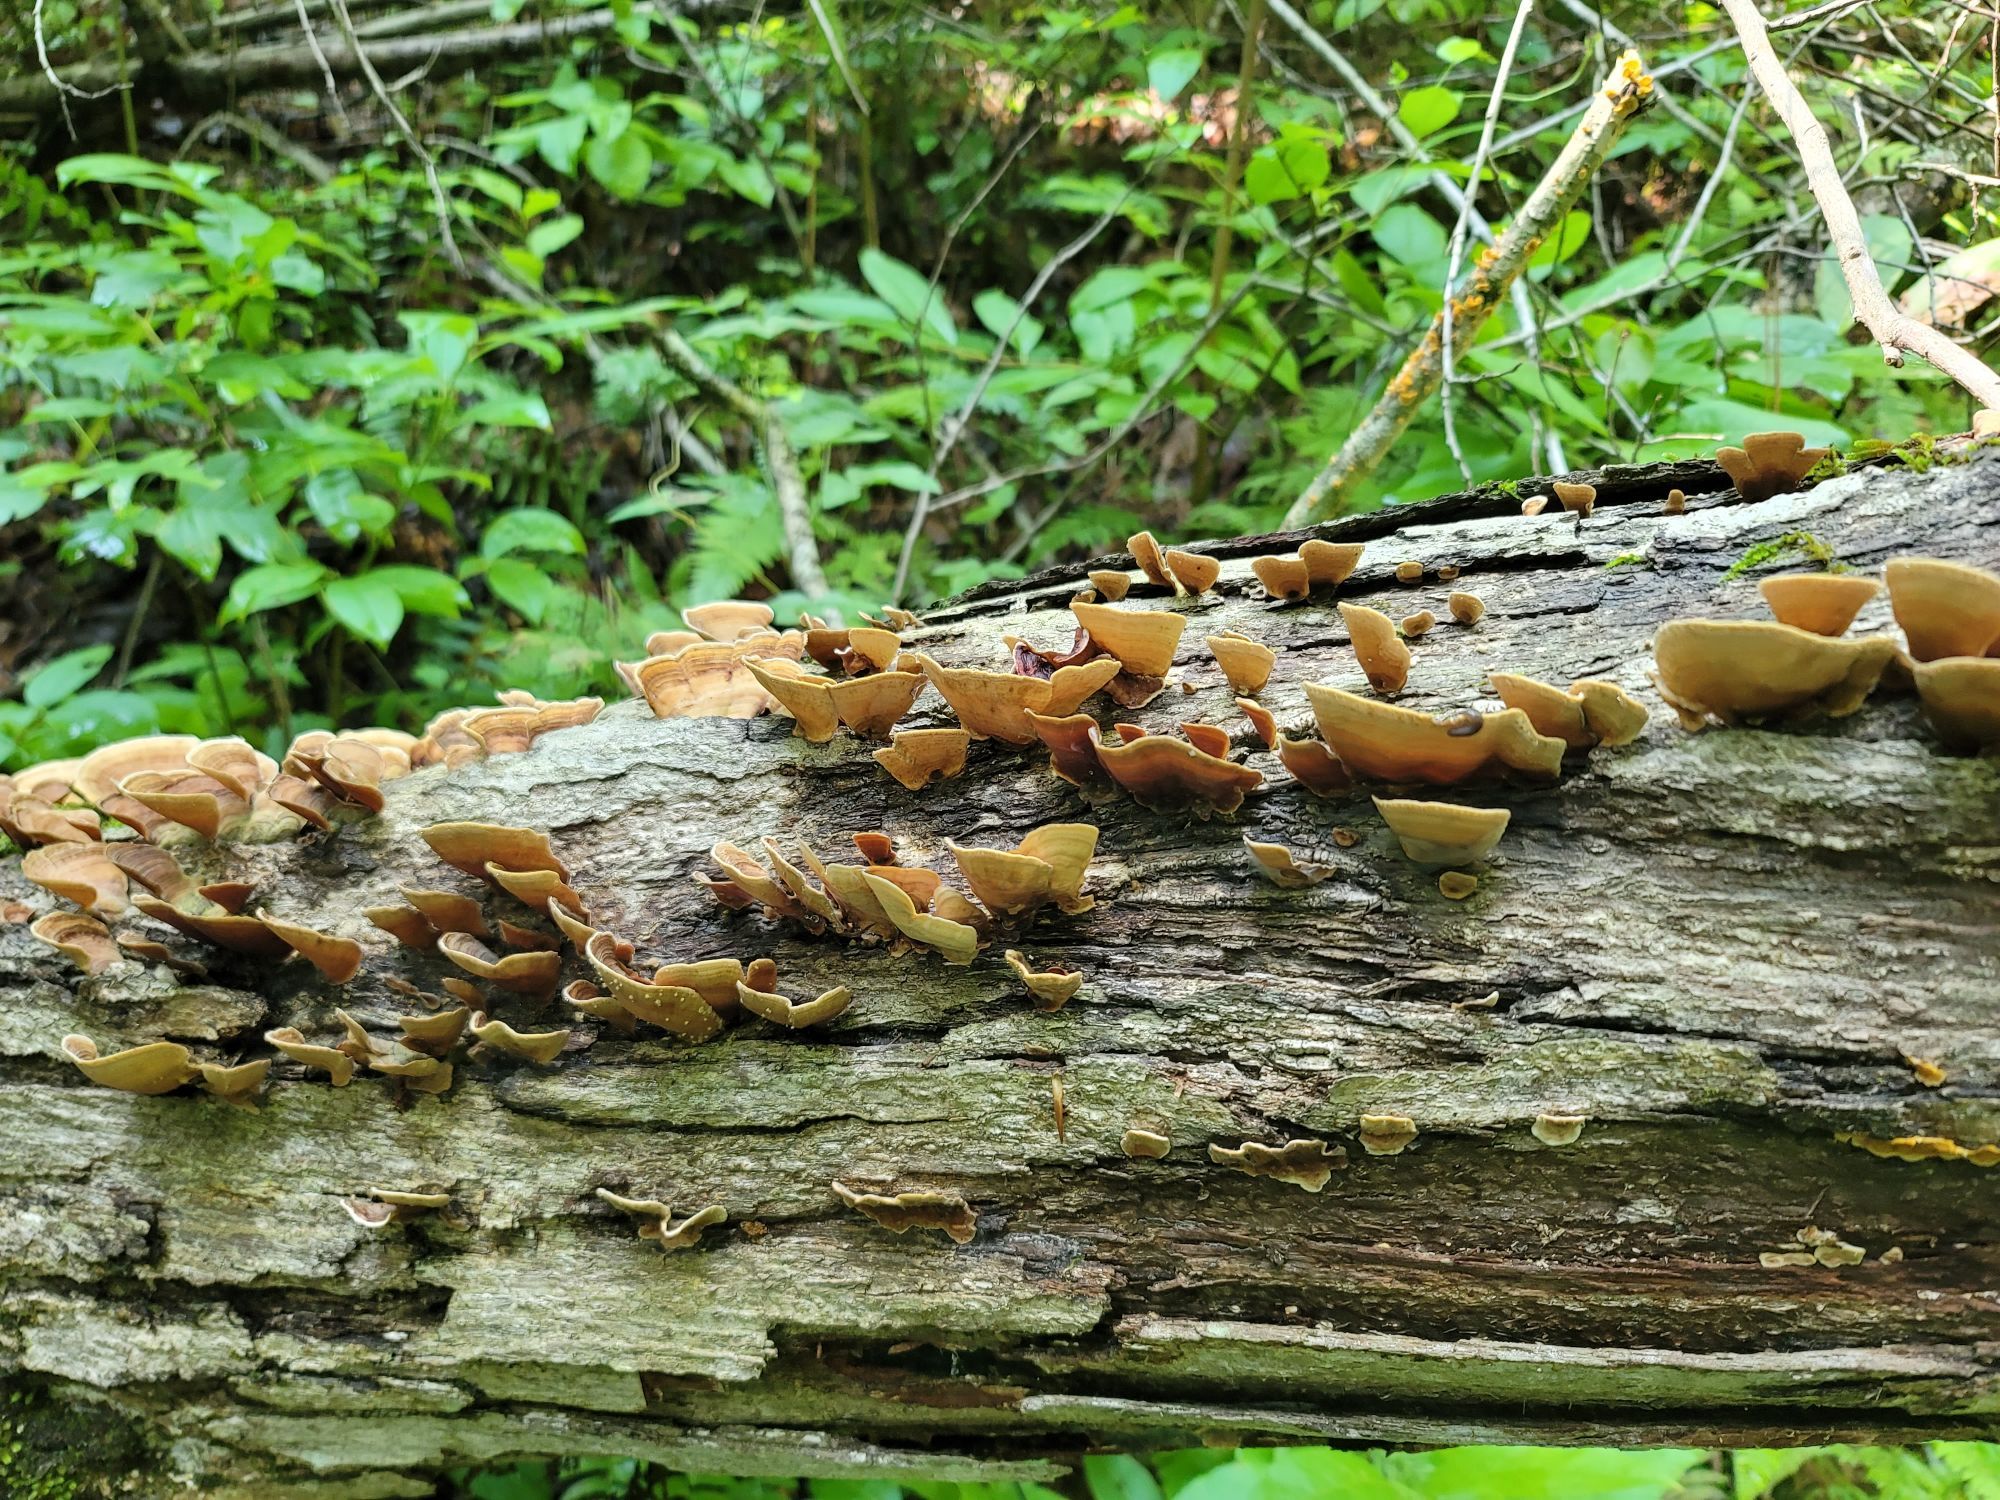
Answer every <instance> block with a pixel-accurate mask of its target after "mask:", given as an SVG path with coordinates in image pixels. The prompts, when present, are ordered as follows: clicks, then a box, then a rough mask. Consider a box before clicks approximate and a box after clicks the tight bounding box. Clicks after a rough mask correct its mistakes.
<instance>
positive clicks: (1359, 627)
mask: <svg viewBox="0 0 2000 1500" xmlns="http://www.w3.org/2000/svg"><path fill="white" fill-rule="evenodd" d="M1340 618H1341V620H1342V621H1343V622H1344V623H1345V624H1346V626H1347V635H1348V639H1349V640H1350V641H1352V642H1353V643H1354V655H1355V659H1356V660H1357V661H1359V662H1360V663H1361V671H1362V675H1363V676H1365V677H1366V678H1367V679H1368V685H1369V686H1370V687H1372V688H1374V689H1375V691H1376V692H1378V693H1383V694H1388V695H1391V696H1393V695H1394V694H1396V693H1400V692H1401V691H1402V690H1403V684H1404V683H1405V682H1407V681H1409V677H1410V648H1409V647H1408V646H1406V645H1404V644H1403V641H1402V637H1400V636H1398V635H1397V634H1396V622H1395V621H1394V620H1391V619H1390V618H1389V617H1388V616H1387V615H1385V614H1383V613H1382V611H1381V610H1379V609H1370V608H1369V607H1368V606H1367V605H1365V604H1343V605H1341V606H1340Z"/></svg>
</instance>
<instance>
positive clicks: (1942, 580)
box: [1882, 557, 2000, 661]
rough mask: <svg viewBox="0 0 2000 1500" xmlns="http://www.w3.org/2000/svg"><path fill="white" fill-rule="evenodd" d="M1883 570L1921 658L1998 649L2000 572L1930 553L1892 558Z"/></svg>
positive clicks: (1913, 653)
mask: <svg viewBox="0 0 2000 1500" xmlns="http://www.w3.org/2000/svg"><path fill="white" fill-rule="evenodd" d="M1882 574H1883V577H1884V578H1886V579H1887V580H1888V584H1889V608H1890V610H1891V612H1893V613H1894V615H1895V616H1896V623H1897V624H1898V625H1899V626H1901V627H1902V631H1903V639H1904V640H1905V641H1907V642H1908V643H1909V647H1910V655H1911V656H1913V657H1915V658H1916V659H1917V660H1918V661H1938V660H1941V659H1942V658H1944V657H1947V656H1989V655H1996V654H2000V575H1997V574H1993V573H1989V572H1987V571H1986V570H1985V569H1983V568H1972V567H1967V566H1966V565H1965V564H1964V563H1954V562H1942V561H1940V560H1938V559H1937V558H1932V557H1897V558H1892V559H1891V560H1890V561H1889V563H1888V565H1887V566H1886V567H1884V568H1883V570H1882Z"/></svg>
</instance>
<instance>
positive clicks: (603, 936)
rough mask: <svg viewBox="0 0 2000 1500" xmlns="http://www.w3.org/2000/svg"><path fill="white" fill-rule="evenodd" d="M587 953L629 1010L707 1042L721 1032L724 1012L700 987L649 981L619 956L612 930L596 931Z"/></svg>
mask: <svg viewBox="0 0 2000 1500" xmlns="http://www.w3.org/2000/svg"><path fill="white" fill-rule="evenodd" d="M583 956H584V960H585V961H586V962H587V963H588V964H589V965H590V967H591V969H592V970H593V971H594V972H595V973H596V975H597V982H598V983H599V984H601V985H603V986H604V989H605V992H606V993H607V994H608V995H609V996H610V997H611V999H613V1000H614V1001H616V1002H617V1003H618V1004H619V1005H620V1006H621V1007H623V1009H624V1010H625V1011H626V1012H627V1013H628V1014H630V1015H632V1016H635V1017H637V1018H638V1019H639V1020H641V1021H644V1022H646V1023H647V1024H648V1025H651V1026H658V1027H660V1028H661V1029H663V1030H666V1031H671V1032H672V1033H673V1034H674V1035H675V1036H678V1037H681V1038H683V1039H685V1040H687V1041H690V1042H705V1041H707V1040H708V1039H709V1038H710V1037H713V1036H715V1035H717V1034H718V1033H720V1032H721V1030H722V1015H721V1013H720V1012H718V1011H717V1010H716V1008H715V1007H714V1006H713V1005H712V1004H710V1003H709V1002H708V1000H706V999H705V998H703V996H702V994H701V992H700V991H699V990H696V989H693V988H691V987H689V986H687V985H684V984H656V983H649V982H648V981H647V980H646V979H645V978H643V977H642V976H641V975H640V974H639V973H638V972H637V971H636V970H634V969H631V968H629V967H627V965H626V964H625V963H624V962H622V961H621V960H620V959H619V957H618V940H617V939H616V938H614V937H613V936H612V935H611V934H610V933H608V932H598V933H593V934H592V935H591V937H590V939H589V941H588V942H587V943H586V944H585V945H584V952H583Z"/></svg>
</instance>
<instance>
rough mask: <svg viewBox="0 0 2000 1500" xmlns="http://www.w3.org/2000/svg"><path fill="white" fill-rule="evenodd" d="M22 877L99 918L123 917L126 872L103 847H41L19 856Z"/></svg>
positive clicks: (51, 845)
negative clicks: (95, 914) (93, 913)
mask: <svg viewBox="0 0 2000 1500" xmlns="http://www.w3.org/2000/svg"><path fill="white" fill-rule="evenodd" d="M21 873H22V874H23V875H24V876H26V877H27V878H28V879H29V880H31V881H33V882H34V883H35V884H36V885H38V886H40V887H41V888H42V889H43V890H45V891H48V892H50V893H52V894H54V895H57V896H60V897H62V898H63V900H65V901H68V902H72V903H73V904H75V905H77V906H80V907H82V908H83V909H84V910H85V911H89V912H95V913H97V914H98V915H100V916H106V917H121V916H123V915H124V914H125V909H126V893H127V891H128V889H129V887H128V886H127V884H126V880H125V871H124V870H123V869H122V868H121V867H120V866H119V864H118V862H117V860H116V858H115V857H114V856H113V855H112V854H111V853H110V852H109V851H108V850H107V849H106V848H105V846H104V845H102V844H97V843H81V844H69V843H64V844H42V845H39V846H37V847H36V848H33V849H30V850H29V851H28V852H27V853H25V854H23V855H22V856H21Z"/></svg>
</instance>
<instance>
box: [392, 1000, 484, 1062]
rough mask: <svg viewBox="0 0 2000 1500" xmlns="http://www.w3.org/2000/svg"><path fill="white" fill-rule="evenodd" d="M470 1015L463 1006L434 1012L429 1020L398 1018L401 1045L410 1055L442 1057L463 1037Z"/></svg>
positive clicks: (420, 1017) (419, 1017) (428, 1017)
mask: <svg viewBox="0 0 2000 1500" xmlns="http://www.w3.org/2000/svg"><path fill="white" fill-rule="evenodd" d="M472 1015H473V1013H472V1011H471V1010H470V1009H468V1008H467V1007H466V1006H463V1005H454V1006H453V1007H452V1008H451V1009H450V1010H441V1011H437V1012H435V1013H434V1014H432V1015H428V1016H398V1017H396V1024H397V1025H398V1026H400V1027H401V1028H402V1031H403V1045H404V1046H405V1047H408V1048H409V1049H410V1050H411V1051H412V1052H422V1053H424V1054H425V1055H426V1056H429V1057H445V1056H448V1055H449V1054H450V1052H451V1049H452V1048H454V1047H456V1046H457V1045H458V1039H459V1038H460V1037H462V1036H463V1035H465V1028H466V1025H467V1023H468V1022H470V1021H471V1019H472Z"/></svg>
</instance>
